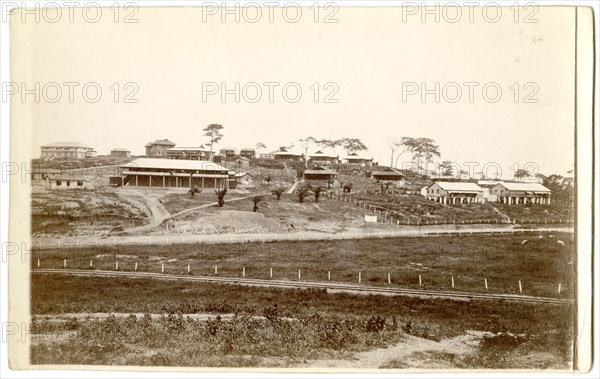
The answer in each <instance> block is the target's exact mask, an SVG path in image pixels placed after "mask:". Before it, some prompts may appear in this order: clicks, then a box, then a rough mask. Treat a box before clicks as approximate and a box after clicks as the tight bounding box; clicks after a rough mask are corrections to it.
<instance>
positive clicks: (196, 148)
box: [167, 146, 211, 153]
mask: <svg viewBox="0 0 600 379" xmlns="http://www.w3.org/2000/svg"><path fill="white" fill-rule="evenodd" d="M169 151H203V152H207V153H210V152H211V151H210V150H206V149H205V148H204V147H202V146H200V147H183V146H177V147H171V148H169V149H167V152H169Z"/></svg>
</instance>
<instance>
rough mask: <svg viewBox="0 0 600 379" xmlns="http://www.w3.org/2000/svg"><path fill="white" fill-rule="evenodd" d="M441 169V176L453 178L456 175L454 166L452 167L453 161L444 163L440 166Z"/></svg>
mask: <svg viewBox="0 0 600 379" xmlns="http://www.w3.org/2000/svg"><path fill="white" fill-rule="evenodd" d="M438 167H439V169H440V174H442V175H445V176H451V175H453V174H454V166H453V165H452V161H443V162H442V163H440V165H439V166H438Z"/></svg>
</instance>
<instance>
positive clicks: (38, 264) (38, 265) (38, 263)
mask: <svg viewBox="0 0 600 379" xmlns="http://www.w3.org/2000/svg"><path fill="white" fill-rule="evenodd" d="M37 267H38V268H40V258H38V261H37Z"/></svg>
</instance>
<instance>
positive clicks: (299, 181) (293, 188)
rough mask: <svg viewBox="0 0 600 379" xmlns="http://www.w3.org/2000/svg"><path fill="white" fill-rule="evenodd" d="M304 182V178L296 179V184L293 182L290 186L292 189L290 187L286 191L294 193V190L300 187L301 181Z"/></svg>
mask: <svg viewBox="0 0 600 379" xmlns="http://www.w3.org/2000/svg"><path fill="white" fill-rule="evenodd" d="M302 182H304V180H296V181H295V182H294V184H293V185H292V186H291V187H290V189H289V190H288V191H287V192H286V193H287V194H292V193H294V191H295V190H296V187H298V185H299V184H300V183H302Z"/></svg>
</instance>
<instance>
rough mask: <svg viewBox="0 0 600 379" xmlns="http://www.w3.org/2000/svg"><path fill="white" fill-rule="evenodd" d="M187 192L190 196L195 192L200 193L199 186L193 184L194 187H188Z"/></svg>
mask: <svg viewBox="0 0 600 379" xmlns="http://www.w3.org/2000/svg"><path fill="white" fill-rule="evenodd" d="M188 193H189V194H190V197H194V195H195V194H197V193H202V190H201V189H200V187H198V186H194V187H192V188H190V190H189V191H188Z"/></svg>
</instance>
